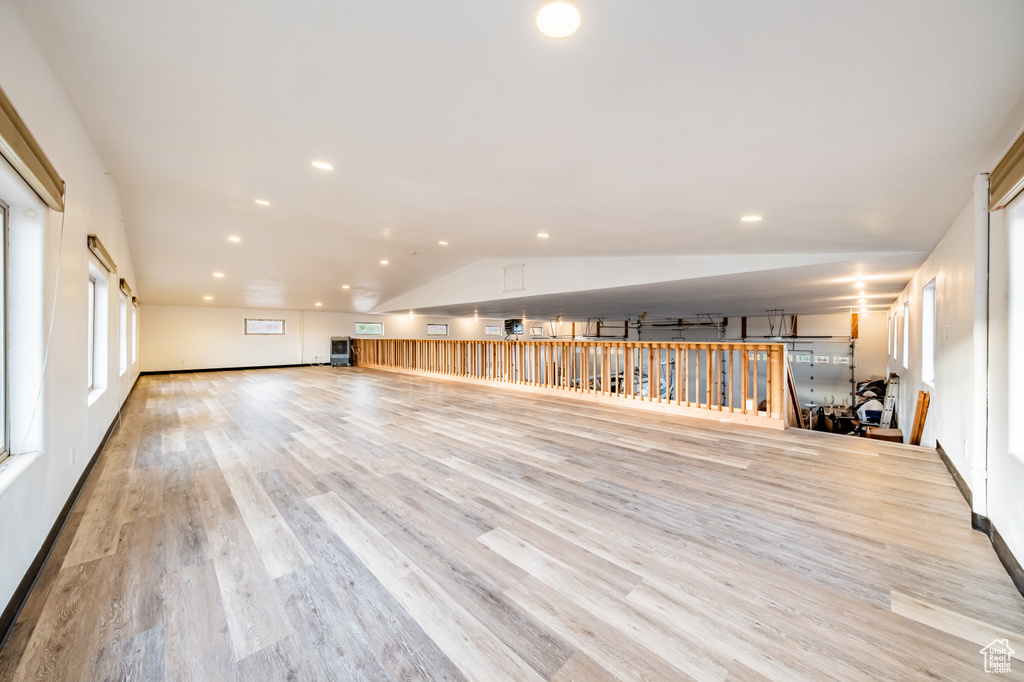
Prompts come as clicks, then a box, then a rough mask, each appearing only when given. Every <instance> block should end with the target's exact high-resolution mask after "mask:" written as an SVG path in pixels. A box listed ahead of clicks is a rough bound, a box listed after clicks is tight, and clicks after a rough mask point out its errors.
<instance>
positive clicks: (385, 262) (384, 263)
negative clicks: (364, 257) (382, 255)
mask: <svg viewBox="0 0 1024 682" xmlns="http://www.w3.org/2000/svg"><path fill="white" fill-rule="evenodd" d="M380 264H381V265H387V264H388V262H387V261H386V260H382V261H381V262H380Z"/></svg>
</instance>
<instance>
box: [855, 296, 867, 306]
mask: <svg viewBox="0 0 1024 682" xmlns="http://www.w3.org/2000/svg"><path fill="white" fill-rule="evenodd" d="M857 303H860V304H861V305H867V304H868V299H866V298H861V299H858V301H857Z"/></svg>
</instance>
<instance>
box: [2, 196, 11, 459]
mask: <svg viewBox="0 0 1024 682" xmlns="http://www.w3.org/2000/svg"><path fill="white" fill-rule="evenodd" d="M0 228H2V230H0V234H2V238H3V245H2V246H0V250H2V251H3V253H2V254H0V382H2V386H0V459H3V458H4V457H6V456H7V453H9V452H10V451H11V449H10V447H9V445H10V444H9V443H8V442H7V433H8V431H10V429H8V428H7V424H8V421H7V402H8V401H7V204H5V203H4V202H2V201H0Z"/></svg>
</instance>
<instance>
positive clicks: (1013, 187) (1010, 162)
mask: <svg viewBox="0 0 1024 682" xmlns="http://www.w3.org/2000/svg"><path fill="white" fill-rule="evenodd" d="M988 179H989V183H990V184H989V204H988V210H990V211H995V210H997V209H1000V208H1003V207H1004V206H1006V205H1007V204H1009V203H1010V202H1011V201H1013V199H1014V197H1016V196H1017V195H1018V194H1020V193H1021V191H1024V132H1022V133H1021V134H1020V135H1019V136H1018V137H1017V139H1016V140H1015V141H1014V143H1013V144H1012V145H1010V149H1009V150H1008V151H1007V152H1006V154H1005V155H1004V156H1003V158H1002V159H1000V160H999V163H997V164H996V167H995V168H993V169H992V172H991V173H989V176H988Z"/></svg>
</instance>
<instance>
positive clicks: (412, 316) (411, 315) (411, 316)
mask: <svg viewBox="0 0 1024 682" xmlns="http://www.w3.org/2000/svg"><path fill="white" fill-rule="evenodd" d="M414 317H415V315H413V314H412V311H411V310H410V311H409V319H410V320H411V319H412V318H414Z"/></svg>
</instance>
